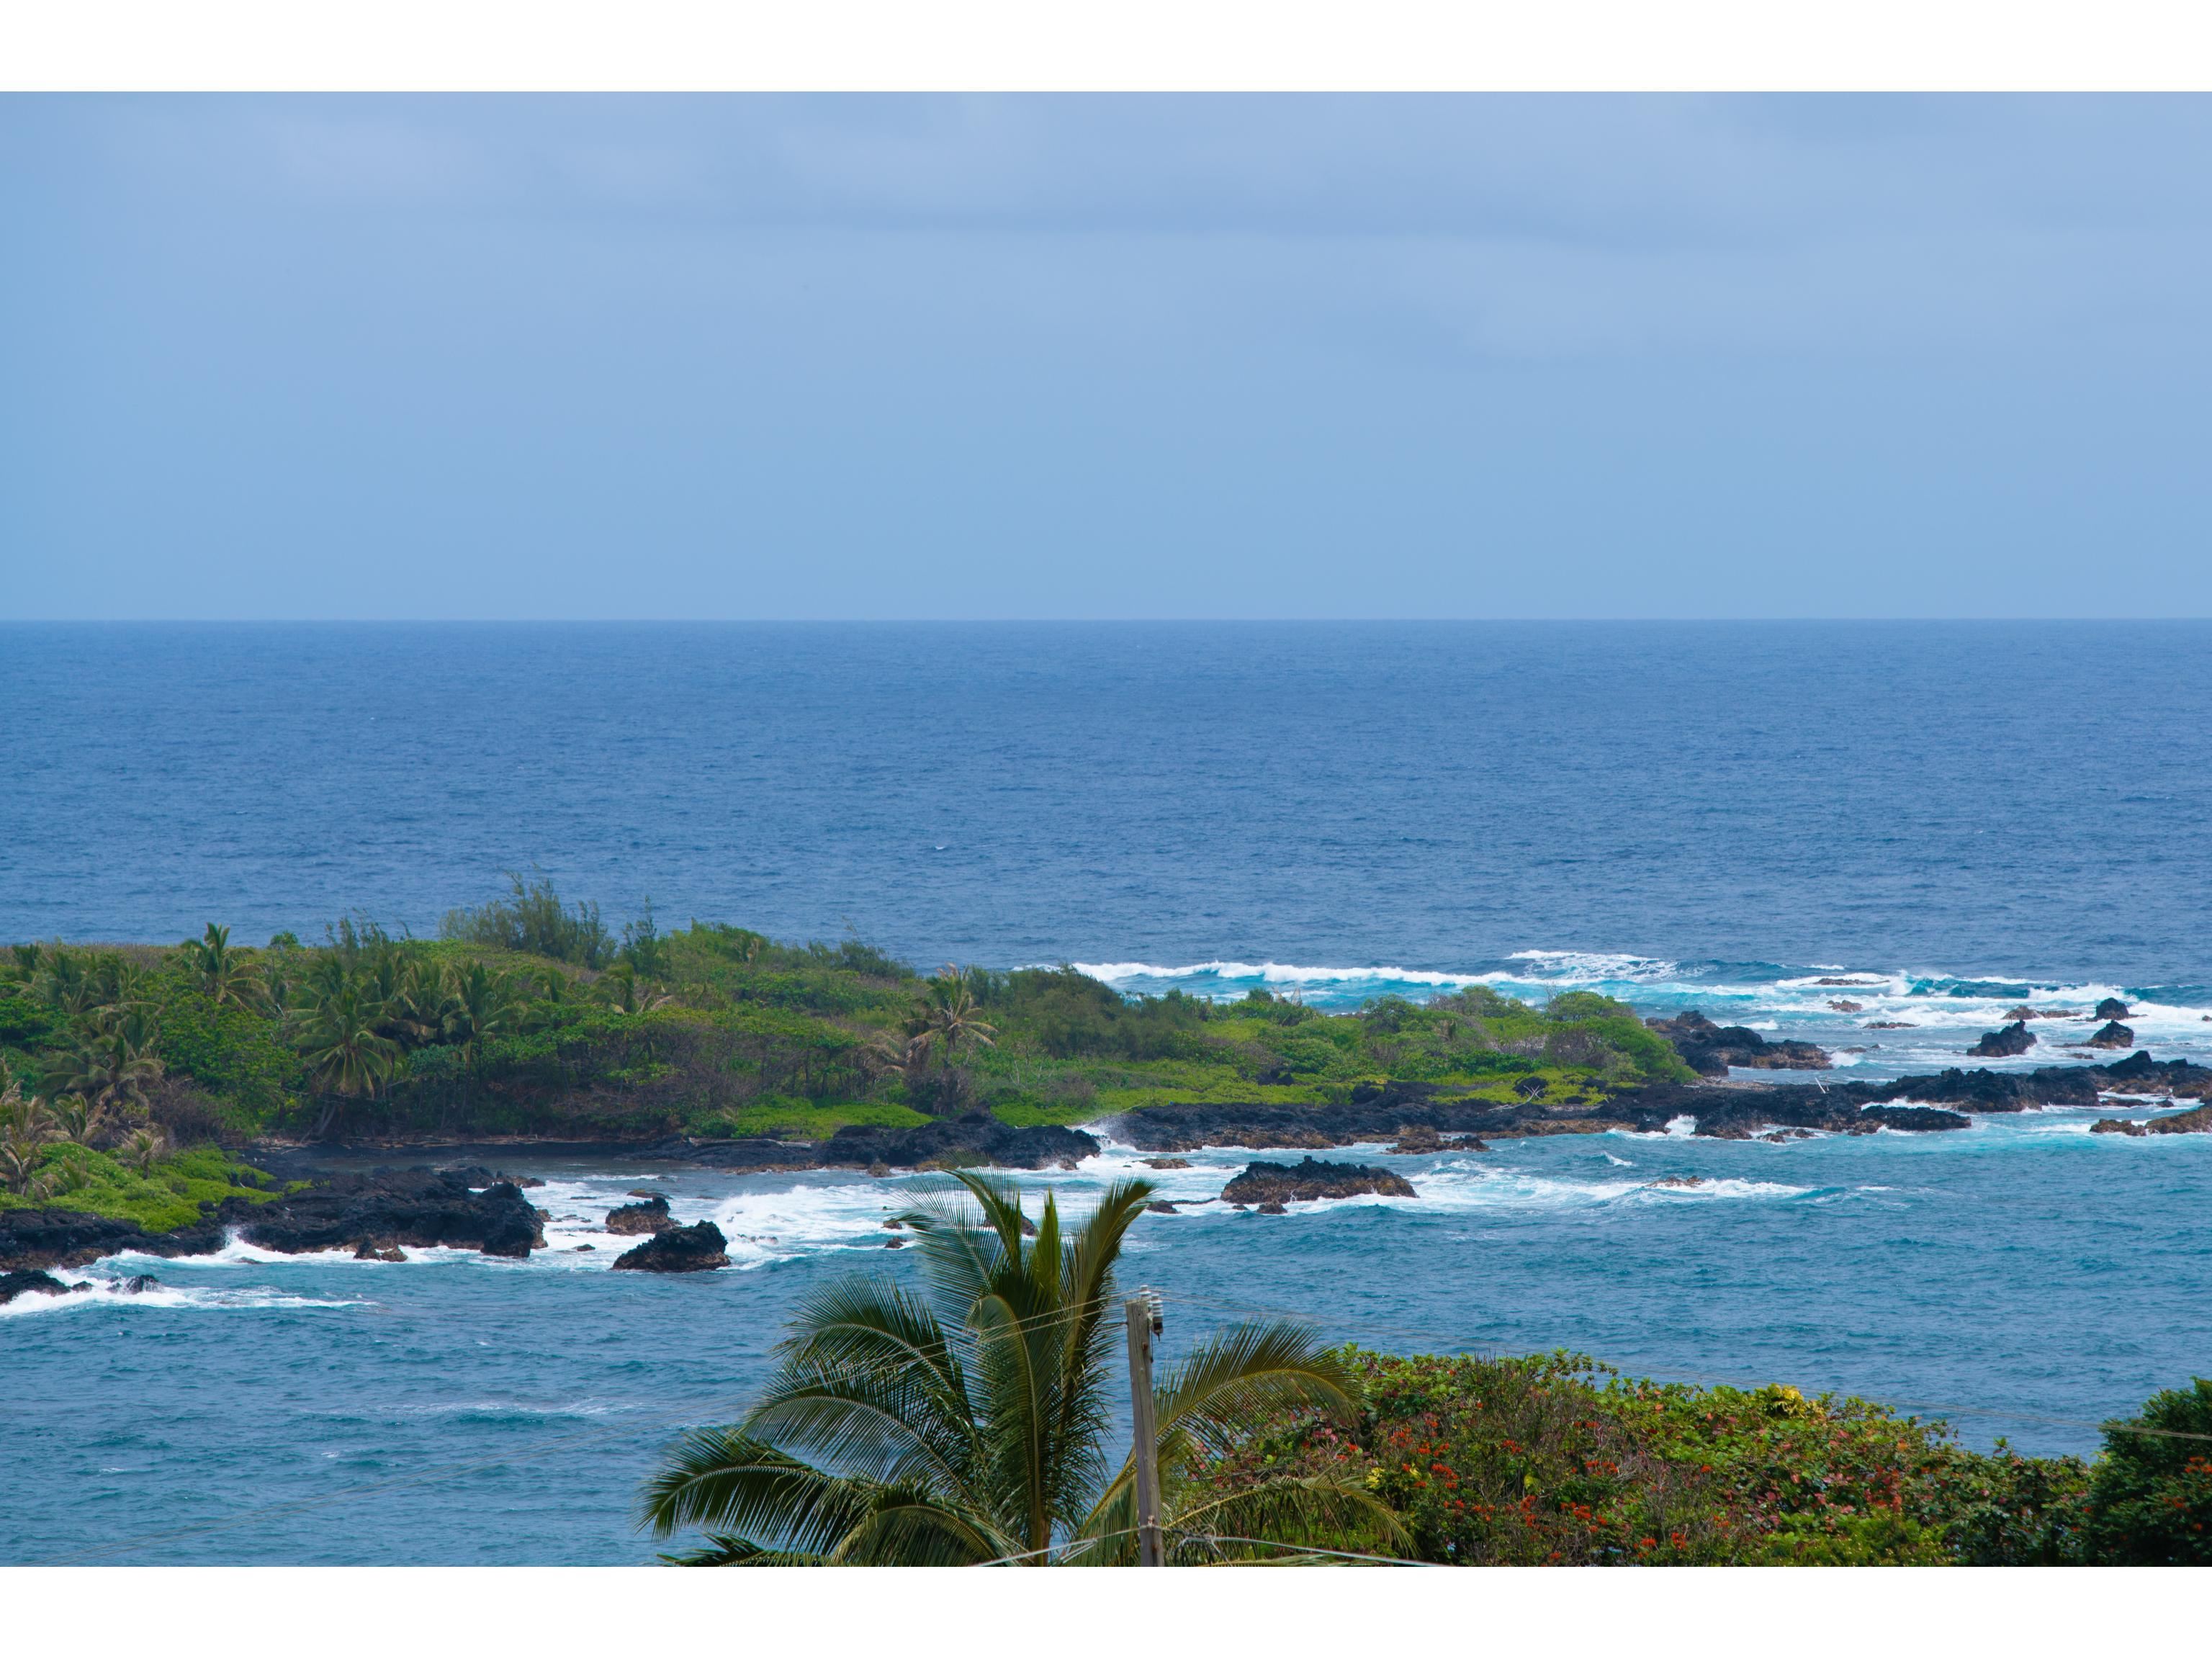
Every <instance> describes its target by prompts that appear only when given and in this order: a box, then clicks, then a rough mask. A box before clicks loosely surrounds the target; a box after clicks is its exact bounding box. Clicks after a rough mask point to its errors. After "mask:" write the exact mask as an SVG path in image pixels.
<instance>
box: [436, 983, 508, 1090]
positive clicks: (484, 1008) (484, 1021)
mask: <svg viewBox="0 0 2212 1659" xmlns="http://www.w3.org/2000/svg"><path fill="white" fill-rule="evenodd" d="M526 1011H527V1004H526V999H525V995H524V993H523V990H522V987H520V985H519V984H518V983H517V982H516V979H515V975H512V974H495V973H494V972H492V970H491V969H489V968H487V967H485V966H484V965H483V963H481V962H471V963H470V964H469V965H468V966H467V967H465V968H464V969H461V970H460V971H459V972H458V973H456V974H454V975H453V976H452V977H451V979H450V980H449V981H447V1001H446V1009H445V1016H446V1036H447V1039H448V1040H449V1041H451V1042H453V1043H455V1044H457V1045H458V1046H459V1048H460V1051H461V1054H462V1057H463V1058H464V1059H465V1060H467V1062H468V1066H469V1070H470V1072H471V1073H473V1074H475V1075H476V1076H477V1079H478V1080H479V1081H481V1080H482V1077H483V1046H484V1044H485V1043H486V1042H489V1041H490V1040H491V1039H492V1038H493V1037H496V1036H506V1035H507V1033H508V1032H509V1031H513V1030H518V1029H519V1028H520V1026H521V1024H522V1018H523V1015H524V1014H525V1012H526Z"/></svg>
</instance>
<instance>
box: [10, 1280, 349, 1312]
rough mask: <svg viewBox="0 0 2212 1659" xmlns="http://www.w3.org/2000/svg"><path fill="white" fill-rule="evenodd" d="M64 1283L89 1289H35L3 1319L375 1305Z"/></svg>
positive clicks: (191, 1288)
mask: <svg viewBox="0 0 2212 1659" xmlns="http://www.w3.org/2000/svg"><path fill="white" fill-rule="evenodd" d="M53 1276H54V1277H55V1278H56V1279H59V1280H61V1282H62V1283H63V1284H64V1285H88V1286H89V1287H90V1288H89V1289H87V1290H82V1291H74V1290H73V1291H69V1292H68V1293H66V1294H64V1295H62V1296H48V1295H43V1294H40V1292H37V1291H33V1292H31V1293H30V1294H28V1295H26V1296H18V1297H16V1298H15V1300H14V1301H12V1302H10V1303H9V1304H6V1305H5V1306H3V1307H0V1319H21V1318H24V1317H27V1316H30V1315H33V1314H41V1313H64V1312H66V1311H68V1310H70V1309H71V1308H137V1309H147V1310H152V1309H167V1310H178V1309H232V1308H246V1309H254V1308H366V1307H371V1306H374V1304H372V1303H368V1302H365V1301H362V1300H361V1299H359V1298H357V1297H323V1296H297V1295H294V1294H292V1293H290V1292H289V1291H278V1290H274V1289H270V1288H268V1287H265V1286H257V1287H255V1288H253V1289H250V1290H210V1289H205V1288H204V1287H200V1286H196V1285H155V1286H153V1287H152V1288H151V1289H149V1290H143V1291H136V1292H132V1291H125V1289H124V1288H123V1281H122V1280H121V1279H116V1278H112V1277H109V1276H106V1275H104V1274H96V1273H74V1272H69V1271H59V1272H56V1273H54V1275H53Z"/></svg>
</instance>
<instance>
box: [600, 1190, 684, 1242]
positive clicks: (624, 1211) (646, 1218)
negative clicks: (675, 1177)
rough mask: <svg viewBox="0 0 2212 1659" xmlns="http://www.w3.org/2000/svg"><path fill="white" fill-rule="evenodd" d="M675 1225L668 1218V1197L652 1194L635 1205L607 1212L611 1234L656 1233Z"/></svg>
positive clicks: (608, 1229)
mask: <svg viewBox="0 0 2212 1659" xmlns="http://www.w3.org/2000/svg"><path fill="white" fill-rule="evenodd" d="M673 1225H675V1223H673V1222H672V1221H671V1220H670V1219H669V1218H668V1195H667V1194H665V1193H653V1194H648V1195H647V1196H646V1197H645V1198H643V1199H642V1200H641V1201H640V1202H638V1203H635V1204H620V1205H617V1206H615V1207H614V1208H613V1209H611V1210H609V1211H608V1212H607V1231H609V1232H611V1233H625V1234H628V1233H657V1232H659V1231H660V1230H661V1229H662V1228H664V1227H671V1226H673Z"/></svg>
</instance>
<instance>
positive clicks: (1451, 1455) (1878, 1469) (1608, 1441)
mask: <svg viewBox="0 0 2212 1659" xmlns="http://www.w3.org/2000/svg"><path fill="white" fill-rule="evenodd" d="M1342 1358H1343V1359H1344V1362H1345V1364H1346V1368H1347V1370H1350V1371H1351V1372H1352V1375H1353V1376H1355V1377H1356V1378H1357V1379H1358V1385H1359V1393H1360V1403H1359V1409H1358V1412H1357V1413H1356V1414H1354V1415H1353V1416H1352V1418H1350V1419H1346V1417H1345V1416H1343V1415H1342V1414H1328V1413H1315V1412H1286V1413H1282V1414H1281V1415H1280V1416H1279V1418H1278V1419H1276V1421H1274V1422H1273V1423H1272V1424H1270V1425H1267V1427H1266V1428H1265V1429H1264V1430H1263V1431H1261V1432H1259V1433H1256V1434H1254V1435H1251V1436H1249V1437H1246V1438H1245V1439H1244V1440H1243V1441H1242V1442H1240V1443H1237V1444H1236V1445H1233V1446H1231V1447H1229V1448H1227V1449H1225V1450H1224V1451H1223V1452H1222V1454H1221V1455H1219V1456H1218V1457H1217V1458H1216V1459H1215V1460H1213V1462H1212V1463H1211V1464H1210V1465H1209V1466H1208V1467H1207V1468H1206V1469H1205V1470H1204V1471H1203V1472H1202V1474H1201V1475H1200V1480H1201V1481H1202V1483H1203V1484H1204V1485H1205V1486H1206V1488H1207V1489H1208V1490H1209V1491H1212V1492H1219V1493H1224V1494H1233V1493H1236V1492H1240V1491H1243V1490H1244V1489H1246V1488H1247V1487H1249V1486H1263V1485H1267V1484H1271V1483H1273V1482H1275V1481H1279V1480H1283V1479H1285V1478H1286V1477H1289V1478H1303V1479H1314V1480H1339V1481H1342V1480H1354V1479H1357V1480H1361V1481H1362V1482H1364V1485H1365V1486H1366V1487H1367V1489H1368V1490H1369V1491H1370V1492H1373V1493H1374V1494H1375V1495H1376V1497H1377V1498H1380V1499H1381V1500H1382V1501H1383V1502H1384V1503H1385V1504H1388V1505H1389V1507H1390V1509H1391V1510H1392V1512H1393V1513H1394V1514H1395V1515H1396V1516H1398V1517H1399V1518H1400V1520H1401V1522H1402V1524H1403V1527H1404V1530H1405V1534H1406V1536H1407V1550H1408V1551H1409V1553H1411V1555H1412V1556H1413V1558H1414V1559H1420V1560H1425V1561H1438V1562H1458V1563H1464V1564H1468V1565H1489V1564H1508V1565H1510V1564H1518V1565H1541V1564H1549V1563H1574V1564H1583V1565H1604V1564H1607V1563H1623V1564H1626V1563H1640V1564H1645V1565H1662V1564H1694V1563H1732V1564H1736V1565H1990V1566H1994V1565H2084V1564H2087V1565H2106V1564H2130V1565H2153V1564H2169V1563H2172V1564H2179V1563H2205V1562H2212V1531H2208V1525H2207V1523H2208V1522H2212V1457H2208V1454H2212V1383H2205V1382H2203V1381H2199V1382H2197V1383H2196V1384H2195V1385H2194V1387H2193V1388H2192V1389H2188V1390H2169V1391H2167V1392H2166V1393H2163V1394H2160V1395H2155V1396H2154V1398H2153V1399H2152V1400H2151V1401H2149V1403H2148V1405H2147V1406H2146V1407H2144V1409H2143V1411H2142V1413H2141V1414H2140V1415H2139V1416H2137V1417H2135V1418H2131V1419H2127V1420H2125V1421H2124V1422H2115V1423H2111V1424H2107V1425H2106V1428H2105V1433H2104V1449H2103V1452H2102V1454H2101V1455H2100V1456H2099V1457H2098V1458H2097V1459H2096V1461H2095V1462H2093V1463H2085V1462H2082V1460H2081V1459H2079V1458H2075V1457H2051V1458H2038V1457H2022V1456H2021V1455H2018V1454H2016V1453H2015V1452H2013V1451H2011V1450H2009V1449H2007V1448H2006V1447H2005V1446H2004V1444H2003V1443H2002V1442H2000V1443H1998V1449H1997V1450H1996V1451H1995V1452H1994V1453H1986V1454H1985V1453H1980V1452H1973V1451H1969V1450H1966V1449H1965V1448H1963V1447H1961V1446H1960V1445H1959V1444H1958V1443H1956V1441H1955V1440H1954V1439H1953V1437H1952V1436H1951V1434H1950V1431H1949V1430H1948V1428H1947V1426H1946V1425H1943V1424H1942V1423H1940V1422H1926V1421H1922V1420H1920V1419H1916V1418H1910V1417H1899V1416H1898V1415H1897V1414H1896V1413H1893V1412H1891V1411H1890V1410H1889V1409H1888V1408H1887V1407H1882V1406H1878V1405H1874V1404H1870V1403H1869V1402H1868V1401H1863V1400H1856V1399H1848V1398H1838V1397H1836V1396H1833V1395H1822V1396H1820V1397H1819V1398H1817V1399H1808V1398H1807V1397H1806V1396H1805V1395H1802V1394H1800V1393H1799V1392H1798V1391H1797V1390H1796V1389H1790V1388H1784V1387H1769V1388H1765V1389H1733V1388H1726V1387H1716V1388H1696V1387H1691V1386H1688V1385H1685V1384H1681V1383H1651V1382H1646V1381H1642V1380H1638V1379H1635V1378H1626V1377H1621V1376H1617V1375H1615V1374H1614V1373H1613V1372H1612V1371H1611V1370H1608V1369H1607V1368H1606V1367H1603V1366H1600V1365H1597V1364H1594V1363H1593V1362H1591V1361H1589V1360H1588V1359H1584V1358H1580V1357H1579V1356H1576V1355H1571V1354H1564V1353H1561V1354H1550V1355H1538V1356H1534V1357H1530V1358H1506V1359H1477V1358H1467V1357H1455V1358H1437V1357H1433V1356H1424V1357H1419V1358H1395V1357H1392V1356H1389V1355H1384V1354H1376V1353H1367V1352H1359V1351H1357V1350H1351V1349H1347V1350H1345V1351H1344V1353H1343V1356H1342ZM1277 1535H1278V1536H1284V1535H1285V1534H1277ZM1291 1541H1294V1542H1327V1541H1328V1540H1326V1539H1322V1538H1312V1537H1303V1538H1302V1537H1298V1536H1297V1535H1291Z"/></svg>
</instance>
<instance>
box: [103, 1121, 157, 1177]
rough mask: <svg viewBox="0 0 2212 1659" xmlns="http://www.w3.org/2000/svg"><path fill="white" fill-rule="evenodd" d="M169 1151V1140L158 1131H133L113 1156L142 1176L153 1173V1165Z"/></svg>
mask: <svg viewBox="0 0 2212 1659" xmlns="http://www.w3.org/2000/svg"><path fill="white" fill-rule="evenodd" d="M168 1150H169V1139H168V1137H167V1135H165V1134H163V1133H161V1131H160V1130H159V1129H133V1130H132V1131H131V1139H128V1140H126V1141H125V1142H124V1143H123V1145H122V1146H119V1147H118V1148H117V1149H116V1153H115V1155H116V1156H117V1157H118V1158H121V1159H122V1160H123V1162H124V1163H125V1164H129V1165H130V1166H131V1168H132V1169H134V1170H137V1171H138V1173H139V1174H140V1175H142V1176H150V1175H152V1174H153V1173H154V1165H155V1164H156V1163H157V1162H159V1161H160V1159H161V1155H162V1154H163V1153H164V1152H167V1151H168Z"/></svg>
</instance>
